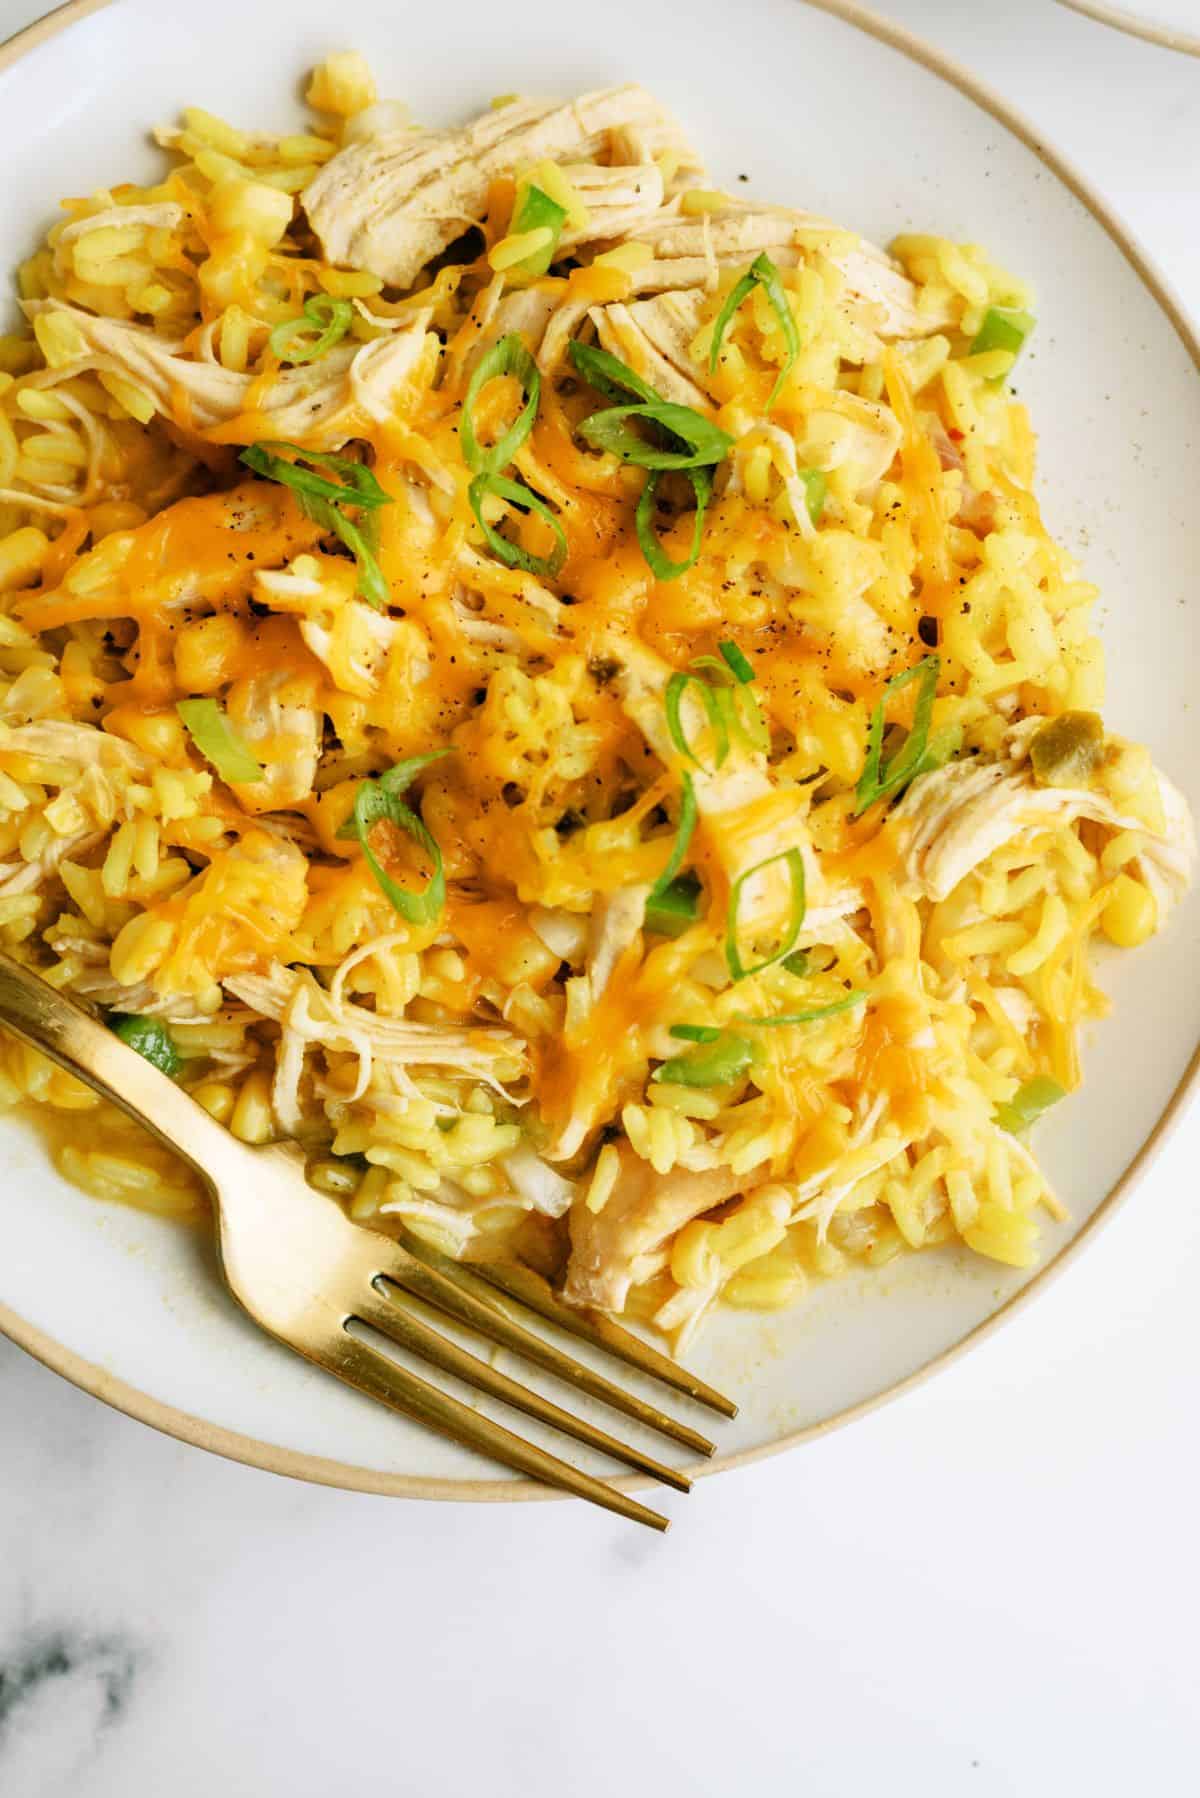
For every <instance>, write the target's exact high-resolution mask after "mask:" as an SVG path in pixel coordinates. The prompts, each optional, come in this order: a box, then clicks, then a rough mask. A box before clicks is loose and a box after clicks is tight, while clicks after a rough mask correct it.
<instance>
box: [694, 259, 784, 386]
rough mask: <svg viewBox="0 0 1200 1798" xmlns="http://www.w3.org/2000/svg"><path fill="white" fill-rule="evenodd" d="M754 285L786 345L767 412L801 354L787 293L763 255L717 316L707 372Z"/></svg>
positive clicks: (728, 297)
mask: <svg viewBox="0 0 1200 1798" xmlns="http://www.w3.org/2000/svg"><path fill="white" fill-rule="evenodd" d="M756 286H759V287H761V288H762V290H763V292H764V293H765V294H766V296H767V298H768V300H769V301H770V302H771V309H772V311H773V312H774V314H775V316H776V318H777V319H778V320H779V328H780V330H781V331H782V332H783V340H784V342H785V343H786V344H787V358H786V360H785V362H784V364H783V367H782V368H781V369H780V371H779V374H778V375H777V377H776V380H775V385H774V387H772V389H771V397H770V399H769V400H768V401H767V411H768V412H769V411H770V410H771V407H772V406H773V405H774V404H775V401H776V400H777V399H778V398H779V393H780V389H781V388H782V386H783V383H784V382H785V381H786V380H787V378H788V375H789V373H790V372H791V367H792V364H793V362H794V361H795V360H796V357H797V356H798V355H799V354H800V333H799V332H798V331H797V329H796V321H795V319H794V318H793V317H792V309H791V307H790V306H789V305H788V298H787V294H786V293H785V292H784V290H783V282H782V281H781V280H780V278H779V270H778V269H777V268H776V266H775V264H774V263H773V262H772V261H771V258H770V257H769V256H768V255H766V253H765V252H764V254H763V255H761V256H756V257H755V258H754V261H753V262H752V263H751V264H750V267H749V269H748V270H747V271H746V273H745V274H744V275H743V276H742V278H741V280H740V281H738V282H737V283H736V284H735V285H734V286H733V287H731V288H730V290H729V293H728V294H727V296H726V299H725V304H724V305H723V306H722V308H721V310H720V312H718V314H717V322H716V324H715V325H714V326H713V334H712V346H711V348H710V349H709V352H708V370H709V373H710V374H712V373H713V371H714V370H715V369H716V366H717V358H718V356H719V355H720V353H721V344H722V342H723V341H724V338H725V333H726V331H727V330H728V329H729V323H730V320H731V319H732V318H733V315H734V313H735V312H736V311H737V309H738V307H739V306H740V305H741V304H742V301H743V300H745V299H747V298H748V297H749V296H750V294H751V293H752V292H753V291H754V288H755V287H756Z"/></svg>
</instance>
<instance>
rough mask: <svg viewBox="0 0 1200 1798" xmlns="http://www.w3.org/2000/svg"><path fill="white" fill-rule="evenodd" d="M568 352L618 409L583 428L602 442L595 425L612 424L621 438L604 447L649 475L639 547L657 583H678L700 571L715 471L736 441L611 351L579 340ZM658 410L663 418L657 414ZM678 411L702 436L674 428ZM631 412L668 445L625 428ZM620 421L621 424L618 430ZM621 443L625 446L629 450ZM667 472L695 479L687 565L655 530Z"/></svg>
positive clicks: (638, 521)
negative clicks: (656, 430) (665, 395)
mask: <svg viewBox="0 0 1200 1798" xmlns="http://www.w3.org/2000/svg"><path fill="white" fill-rule="evenodd" d="M567 354H568V356H569V357H570V359H571V362H572V364H573V366H574V367H575V369H576V370H577V372H578V373H579V374H581V375H582V376H583V378H584V380H585V381H586V382H587V383H588V385H589V386H590V387H594V388H595V389H596V392H597V393H602V394H603V395H604V397H605V399H608V400H612V401H613V408H612V409H610V410H607V411H602V412H596V413H593V415H592V417H591V418H589V419H587V420H586V421H585V423H584V425H583V427H582V429H583V433H584V435H585V436H588V437H589V441H597V439H596V438H595V437H594V436H593V435H592V434H591V433H590V431H589V427H590V426H592V425H593V424H594V423H595V422H596V421H597V420H608V421H609V422H608V424H601V425H600V426H599V430H600V433H601V434H603V433H604V432H605V431H614V430H615V432H616V438H615V439H614V441H612V442H604V443H602V444H601V447H602V448H606V449H607V448H612V449H614V450H615V452H616V454H618V455H623V456H624V458H625V460H626V461H628V462H634V463H636V464H637V465H638V466H640V467H642V468H645V469H647V470H648V471H649V478H648V479H647V481H646V484H645V486H644V487H643V488H642V491H641V495H640V497H639V499H638V504H637V511H636V513H635V514H634V525H635V527H636V529H637V538H638V543H639V544H640V546H641V551H642V554H643V556H644V557H645V558H646V563H647V566H648V567H649V569H650V572H651V573H652V574H653V576H654V578H655V580H659V581H673V580H677V579H678V578H679V576H680V575H681V574H686V573H687V571H688V569H689V568H694V567H695V565H696V563H697V561H698V560H699V558H700V546H701V544H702V543H703V541H704V515H705V513H706V511H707V510H708V502H709V500H710V499H711V498H712V475H711V474H710V472H709V470H710V468H711V467H712V465H713V464H714V463H716V462H719V461H720V460H721V458H722V457H723V456H724V455H725V454H726V453H727V452H728V450H729V447H730V445H731V442H732V439H730V438H728V437H726V435H725V433H724V432H723V431H717V429H716V427H715V426H714V425H710V424H709V423H708V420H707V419H704V418H702V417H701V416H700V414H699V413H698V412H693V411H692V410H691V409H690V408H689V407H686V406H677V407H674V408H670V407H669V406H668V402H667V401H666V400H664V399H663V397H662V395H661V393H659V392H657V390H656V389H655V388H653V387H651V385H650V383H649V382H648V381H643V380H642V377H641V376H640V375H639V374H635V372H634V370H633V369H632V368H630V367H628V365H627V364H626V363H624V362H622V361H621V360H620V359H619V358H618V357H616V356H610V355H609V353H608V351H607V350H600V349H595V348H594V347H592V346H591V345H589V344H586V343H579V342H577V341H576V340H574V339H573V340H572V341H571V343H570V344H569V345H568V347H567ZM639 401H640V402H642V404H641V406H638V405H637V404H636V402H639ZM655 409H657V416H655V415H654V414H655ZM664 409H665V412H664ZM672 410H673V411H674V412H676V413H680V414H682V415H683V416H684V417H685V418H686V419H687V420H688V421H689V423H692V422H693V421H694V423H695V424H698V425H699V426H700V427H701V431H700V433H699V436H697V433H696V432H695V431H694V430H680V429H675V428H673V427H672V424H671V419H670V417H669V416H667V415H666V414H667V413H669V412H670V411H672ZM631 412H636V413H637V414H638V415H639V416H645V417H646V418H647V419H648V420H649V421H650V422H651V423H656V424H657V425H658V426H659V428H660V433H661V434H662V435H663V436H664V441H663V442H662V444H660V445H659V446H657V447H656V446H654V445H652V444H648V443H646V441H645V440H644V439H643V438H641V437H639V436H636V435H635V434H634V433H633V432H632V431H627V430H624V429H623V428H622V427H621V425H620V419H621V418H624V417H626V416H629V415H630V413H631ZM614 418H615V419H616V420H617V424H616V425H615V426H614V425H613V420H614ZM676 422H677V423H678V421H676ZM619 445H624V448H621V447H619ZM698 445H699V446H700V447H703V446H704V445H707V446H708V448H707V451H706V452H705V453H703V454H699V455H697V454H696V451H697V447H698ZM655 457H657V458H658V460H655V459H654V458H655ZM666 468H681V469H682V470H683V471H684V473H685V474H687V476H688V478H689V479H690V481H691V484H692V492H693V493H694V494H695V496H696V516H695V521H694V523H693V526H692V543H691V549H690V550H689V552H688V555H687V558H686V560H685V561H682V562H673V561H672V560H671V558H670V556H668V555H667V553H666V551H665V550H664V549H663V546H662V544H661V543H660V542H659V540H658V537H657V536H656V534H655V530H654V503H655V499H656V497H657V493H658V484H659V475H660V474H661V473H662V471H663V470H664V469H666Z"/></svg>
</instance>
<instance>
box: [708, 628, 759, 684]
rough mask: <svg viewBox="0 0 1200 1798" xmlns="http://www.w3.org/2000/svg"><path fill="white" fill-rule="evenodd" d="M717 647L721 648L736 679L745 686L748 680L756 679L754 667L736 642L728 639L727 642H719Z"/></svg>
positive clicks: (726, 662)
mask: <svg viewBox="0 0 1200 1798" xmlns="http://www.w3.org/2000/svg"><path fill="white" fill-rule="evenodd" d="M717 648H718V649H719V650H720V652H721V655H722V657H723V659H724V661H725V664H726V666H727V667H728V668H729V669H730V671H731V673H732V674H733V678H734V680H736V681H740V682H741V683H742V685H743V686H744V685H745V683H746V682H747V681H752V680H753V679H754V669H753V667H752V666H751V664H750V663H749V662H748V661H747V659H746V657H745V656H744V655H743V654H742V652H741V650H740V649H739V648H738V646H737V644H736V643H733V642H730V641H729V640H728V639H726V641H725V642H723V643H718V644H717Z"/></svg>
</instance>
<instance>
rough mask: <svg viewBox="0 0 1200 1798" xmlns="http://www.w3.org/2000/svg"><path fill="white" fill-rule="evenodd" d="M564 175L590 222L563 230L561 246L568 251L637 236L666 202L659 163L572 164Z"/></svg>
mask: <svg viewBox="0 0 1200 1798" xmlns="http://www.w3.org/2000/svg"><path fill="white" fill-rule="evenodd" d="M564 173H565V174H566V177H567V180H568V181H569V182H570V183H571V186H572V187H573V188H574V189H575V191H576V193H577V194H578V195H579V197H580V199H581V200H582V201H583V204H584V207H585V209H586V211H587V222H586V223H580V224H572V223H571V222H570V221H569V220H568V222H567V224H566V225H565V226H564V227H563V234H562V236H561V237H560V239H559V247H560V248H561V249H564V250H574V249H579V248H581V247H583V246H584V245H588V244H598V243H604V242H606V241H607V240H609V239H610V238H611V239H616V238H622V237H630V236H636V234H637V232H638V230H639V229H640V228H641V226H643V225H644V224H646V223H647V222H648V221H649V220H650V219H652V218H654V217H655V216H656V214H657V213H658V212H659V211H660V209H661V208H662V205H663V202H664V200H665V199H666V187H665V184H664V182H663V174H662V169H661V167H660V166H659V164H658V163H656V162H635V163H626V162H625V161H624V160H623V159H622V160H620V161H617V162H615V163H614V166H613V167H611V168H601V167H599V166H598V165H597V164H596V163H594V162H579V163H568V164H567V167H566V169H565V171H564Z"/></svg>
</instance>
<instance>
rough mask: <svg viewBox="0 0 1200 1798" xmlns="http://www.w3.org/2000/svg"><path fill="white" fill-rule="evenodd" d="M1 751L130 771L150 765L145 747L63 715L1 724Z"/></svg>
mask: <svg viewBox="0 0 1200 1798" xmlns="http://www.w3.org/2000/svg"><path fill="white" fill-rule="evenodd" d="M0 752H2V753H4V754H6V755H8V754H15V755H28V756H33V757H35V758H36V759H37V760H39V761H41V760H45V761H48V762H71V763H73V764H75V766H77V767H78V768H81V769H83V768H102V769H104V770H106V771H109V772H116V773H124V774H129V775H134V774H143V773H145V772H146V770H147V768H148V766H149V764H148V762H147V759H146V757H145V756H144V755H143V754H142V751H141V750H140V749H138V748H137V746H136V745H135V744H133V743H127V742H126V741H125V739H124V738H123V737H114V736H111V735H110V734H109V732H108V731H104V730H97V728H96V726H95V725H94V724H73V723H71V722H70V721H69V720H67V719H60V718H37V719H35V720H34V721H33V722H32V723H31V724H0Z"/></svg>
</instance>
